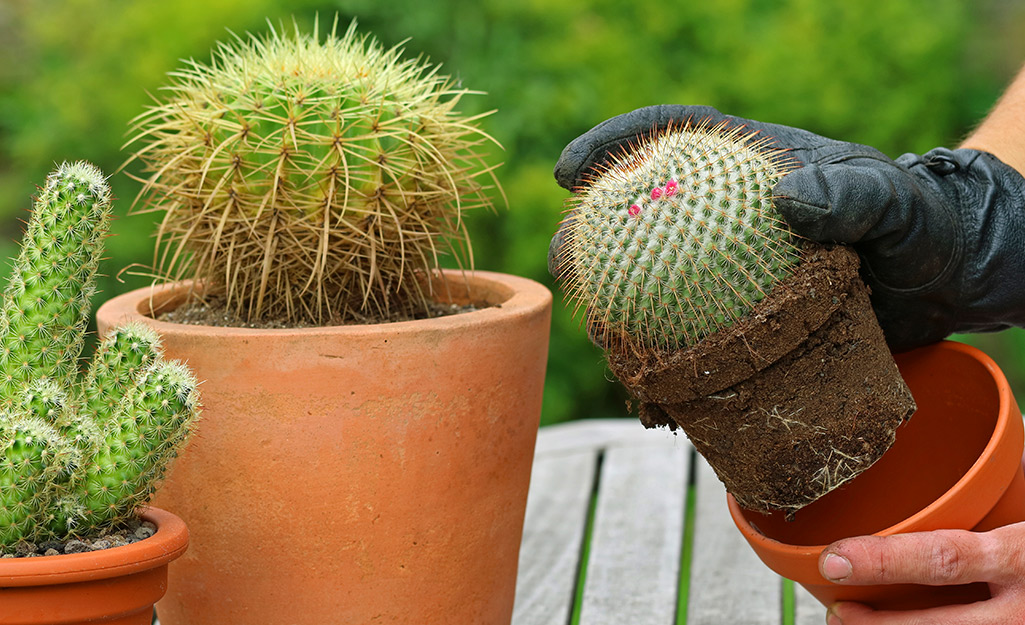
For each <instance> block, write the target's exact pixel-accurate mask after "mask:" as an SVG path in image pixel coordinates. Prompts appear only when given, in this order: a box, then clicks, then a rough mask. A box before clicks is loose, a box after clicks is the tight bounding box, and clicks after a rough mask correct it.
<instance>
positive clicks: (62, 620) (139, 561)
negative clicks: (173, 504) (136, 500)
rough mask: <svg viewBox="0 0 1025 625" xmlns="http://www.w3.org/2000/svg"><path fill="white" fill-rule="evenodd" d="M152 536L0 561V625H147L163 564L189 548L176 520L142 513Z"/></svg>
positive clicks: (159, 592)
mask: <svg viewBox="0 0 1025 625" xmlns="http://www.w3.org/2000/svg"><path fill="white" fill-rule="evenodd" d="M142 517H143V518H144V519H145V520H147V521H151V522H152V523H154V524H156V526H157V533H156V534H154V535H153V536H150V537H149V538H147V539H145V540H141V541H139V542H137V543H133V544H131V545H126V546H124V547H115V548H113V549H104V550H101V551H91V552H86V553H75V554H68V555H59V556H43V557H39V558H4V559H0V625H86V624H87V623H88V624H90V625H92V624H97V625H150V623H151V622H152V620H153V604H154V603H155V602H156V601H157V600H158V599H159V598H160V597H162V596H163V595H164V591H165V590H166V589H167V564H168V563H169V562H170V561H171V560H174V559H175V558H178V557H179V556H181V555H182V554H183V553H185V550H186V549H187V548H188V546H189V531H188V529H187V528H186V526H185V523H184V522H183V521H182V520H181V519H180V518H178V517H177V516H175V515H173V514H171V513H170V512H166V511H164V510H160V509H157V508H147V509H146V510H145V511H144V513H143V515H142Z"/></svg>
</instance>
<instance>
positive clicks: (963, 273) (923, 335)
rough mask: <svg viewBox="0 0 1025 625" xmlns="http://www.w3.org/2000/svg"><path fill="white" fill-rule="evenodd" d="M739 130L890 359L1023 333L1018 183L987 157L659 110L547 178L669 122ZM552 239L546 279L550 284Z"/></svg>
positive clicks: (1023, 228)
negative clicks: (852, 252)
mask: <svg viewBox="0 0 1025 625" xmlns="http://www.w3.org/2000/svg"><path fill="white" fill-rule="evenodd" d="M684 121H690V122H691V123H695V124H697V123H701V124H706V123H707V124H717V123H721V122H725V123H727V124H729V125H730V126H733V125H740V126H744V127H746V128H748V129H749V130H751V131H752V132H757V133H758V135H757V136H758V137H762V138H769V139H771V141H770V142H769V144H768V147H771V148H784V149H787V150H788V151H789V154H790V156H792V157H793V158H794V160H796V161H797V162H798V163H799V164H800V165H802V167H800V168H798V169H795V170H793V171H791V172H790V173H789V174H787V175H786V176H784V177H783V178H782V179H780V181H779V182H778V183H777V184H776V187H775V189H774V195H775V196H776V201H775V204H776V207H777V209H778V210H779V211H780V212H781V213H782V215H783V217H784V219H786V221H787V222H788V223H789V224H790V226H791V227H792V228H793V229H794V231H795V232H797V233H798V234H800V235H802V236H805V237H807V238H809V239H813V240H815V241H820V242H839V243H849V244H851V245H852V246H853V247H854V248H855V249H856V250H857V251H858V253H859V255H860V256H861V258H862V276H863V278H864V279H865V282H866V283H867V284H868V285H869V286H870V287H871V289H872V303H873V306H874V308H875V311H876V315H877V316H878V318H879V323H880V325H881V326H882V328H883V332H884V334H885V335H886V339H887V342H888V343H889V345H890V348H891V349H893V350H894V351H903V350H907V349H911V348H913V347H918V346H921V345H925V344H928V343H932V342H935V341H938V340H940V339H942V338H944V337H946V336H947V335H948V334H951V333H953V332H983V331H991V330H1001V329H1004V328H1007V327H1010V326H1025V179H1023V177H1022V175H1021V174H1019V173H1018V172H1017V171H1016V170H1015V169H1013V168H1012V167H1010V166H1008V165H1006V164H1004V163H1003V162H1001V161H1000V160H999V159H997V158H996V157H995V156H993V155H991V154H989V153H986V152H980V151H977V150H969V149H957V150H949V149H946V148H936V149H934V150H930V151H929V152H927V153H925V154H924V155H917V154H905V155H903V156H901V157H900V158H898V159H897V160H896V161H893V160H890V159H889V158H887V157H886V156H885V155H884V154H883V153H882V152H880V151H878V150H876V149H874V148H871V147H868V146H864V145H858V144H855V143H846V142H843V141H834V140H832V139H827V138H825V137H822V136H819V135H816V134H814V133H811V132H808V131H806V130H801V129H798V128H790V127H787V126H779V125H776V124H767V123H761V122H756V121H751V120H746V119H741V118H737V117H731V116H729V115H723V114H722V113H720V112H719V111H717V110H715V109H713V108H711V107H707V106H677V105H662V106H651V107H646V108H642V109H638V110H636V111H633V112H631V113H627V114H625V115H620V116H618V117H614V118H612V119H609V120H607V121H605V122H603V123H601V124H599V125H598V126H596V127H594V128H593V129H591V130H590V131H588V132H587V133H585V134H583V135H582V136H580V137H578V138H577V139H575V140H574V141H573V142H572V143H570V144H569V145H568V146H566V148H565V150H563V152H562V156H561V157H560V158H559V161H558V163H557V164H556V166H555V178H556V180H557V181H558V183H559V184H560V185H561V186H562V187H564V188H566V189H569V190H573V189H574V188H576V187H578V186H580V185H581V184H582V181H583V178H584V177H585V176H586V174H587V173H588V172H589V171H590V170H592V169H593V168H594V167H595V166H596V165H600V164H601V163H603V162H604V161H605V159H606V158H607V157H608V156H609V155H610V154H617V153H619V152H621V151H623V149H624V148H626V147H627V146H628V145H629V144H630V143H631V142H632V141H636V139H637V137H638V136H639V135H645V134H651V133H652V132H653V131H654V132H658V131H661V130H663V129H665V128H666V126H667V125H668V124H670V123H674V124H680V123H682V122H684ZM560 245H561V233H559V232H557V233H556V234H555V237H554V238H553V239H552V244H551V246H550V248H549V252H548V263H549V271H550V272H551V273H552V275H554V276H556V277H559V267H557V266H556V265H557V258H558V254H557V251H558V249H559V246H560Z"/></svg>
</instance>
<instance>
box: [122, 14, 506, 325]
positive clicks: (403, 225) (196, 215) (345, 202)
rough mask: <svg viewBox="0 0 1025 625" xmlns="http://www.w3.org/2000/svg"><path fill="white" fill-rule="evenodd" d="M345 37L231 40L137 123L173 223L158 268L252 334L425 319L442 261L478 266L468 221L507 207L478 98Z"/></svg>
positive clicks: (166, 222)
mask: <svg viewBox="0 0 1025 625" xmlns="http://www.w3.org/2000/svg"><path fill="white" fill-rule="evenodd" d="M337 27H338V24H337V21H336V22H335V25H334V27H333V28H332V29H331V32H330V33H329V34H328V35H327V37H326V38H324V39H323V40H322V39H321V37H320V35H319V34H318V28H316V27H315V28H314V31H313V34H304V33H302V32H300V30H299V28H298V26H296V27H295V29H294V33H293V34H292V35H291V36H289V35H286V34H283V33H282V32H279V31H278V30H275V29H273V28H271V30H270V33H269V34H268V35H267V36H263V37H258V36H255V35H250V36H249V37H248V38H241V37H239V38H236V39H235V40H234V41H232V42H231V43H226V44H221V45H220V46H219V47H218V48H217V49H216V50H215V51H214V53H213V60H212V61H211V63H210V64H209V65H205V64H202V63H200V62H197V61H190V62H189V63H188V64H187V65H186V66H185V67H184V68H183V69H180V70H178V71H176V72H174V73H173V74H171V77H172V81H173V82H172V84H171V85H170V87H169V89H168V90H167V91H166V93H167V94H168V95H167V96H166V98H165V99H164V100H162V101H159V102H157V103H156V104H155V105H153V106H151V107H150V108H149V109H147V110H146V111H145V112H143V113H142V114H141V115H140V116H139V117H137V118H136V119H135V120H134V121H133V124H132V125H133V129H132V138H131V139H130V140H129V142H128V145H133V144H139V147H138V149H137V150H136V152H135V154H134V155H133V156H132V157H130V159H129V162H131V161H132V160H136V159H138V160H140V161H141V162H142V164H143V169H144V171H145V172H147V173H150V172H152V175H151V176H149V177H148V178H142V177H140V178H139V180H141V181H142V182H144V186H143V189H142V191H141V192H140V195H139V197H137V198H136V202H138V203H140V205H141V206H143V208H142V209H141V210H142V211H144V212H145V211H166V214H165V216H164V218H163V222H162V224H161V226H160V229H159V232H158V241H157V256H156V258H155V260H154V265H155V270H156V271H157V272H158V274H160V275H162V276H164V277H166V278H167V279H169V280H177V279H181V278H185V277H191V278H195V279H198V280H201V281H202V283H203V291H204V294H205V295H209V296H221V297H223V298H225V299H226V300H227V304H228V306H229V308H231V309H232V311H233V312H234V313H235V314H236V315H237V316H239V317H240V318H242V319H245V320H247V321H255V320H259V319H261V318H266V317H270V316H273V317H276V318H279V319H284V320H286V321H290V322H295V323H323V322H327V321H336V320H338V319H347V318H348V319H351V318H354V317H357V318H358V317H367V316H373V315H395V314H414V313H417V312H422V311H424V310H426V307H427V305H428V300H429V295H430V294H429V293H427V292H426V290H425V284H427V283H426V282H425V281H424V279H423V278H424V276H425V274H426V273H427V272H429V271H432V270H433V269H435V268H436V267H437V263H438V261H439V256H441V255H443V254H453V255H455V256H456V257H457V258H458V259H459V262H460V264H463V263H464V261H465V260H466V259H465V258H464V256H465V255H466V253H465V252H464V248H465V250H466V251H467V252H468V249H469V242H468V240H467V239H466V233H465V228H464V224H463V213H464V212H465V211H466V210H468V209H471V208H479V207H490V206H491V200H490V199H489V197H488V189H489V188H490V187H489V186H485V184H483V183H482V178H487V179H488V180H491V181H492V182H493V176H492V175H491V172H492V169H493V168H492V167H490V166H488V165H487V164H486V163H485V162H484V159H483V155H482V153H480V150H479V148H480V146H481V145H483V144H486V143H488V142H493V141H494V140H493V139H491V138H490V137H489V136H488V135H486V134H485V133H484V132H483V131H482V130H480V129H479V128H478V127H477V122H478V121H479V120H480V119H481V118H482V117H483V116H484V115H486V114H487V113H485V114H482V115H475V116H463V115H461V114H459V113H458V112H457V111H456V106H457V105H458V104H459V103H460V100H461V98H462V97H463V96H464V95H467V94H469V93H472V92H469V91H467V90H465V89H461V88H458V87H457V86H456V85H455V84H454V83H453V81H452V80H451V79H450V78H448V77H446V76H443V75H440V74H439V73H438V69H437V68H436V67H432V66H431V65H429V64H427V63H426V62H424V61H423V60H421V59H414V60H403V58H402V53H403V51H402V50H401V49H399V48H391V49H384V48H383V47H382V46H381V45H380V44H378V43H377V42H376V41H375V40H373V39H371V38H370V37H368V36H365V35H360V34H358V33H357V31H356V24H355V22H354V23H353V24H352V25H351V26H350V27H349V28H348V30H347V31H346V32H345V33H344V34H343V35H341V36H339V35H338V34H337V32H338V28H337ZM492 182H489V183H488V184H489V185H490V184H492ZM494 185H495V186H497V182H494ZM471 262H472V261H471Z"/></svg>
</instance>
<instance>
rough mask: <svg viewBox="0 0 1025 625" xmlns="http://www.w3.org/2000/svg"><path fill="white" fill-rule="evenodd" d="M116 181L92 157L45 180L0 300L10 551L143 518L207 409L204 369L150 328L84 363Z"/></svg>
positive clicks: (107, 344)
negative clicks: (196, 369)
mask: <svg viewBox="0 0 1025 625" xmlns="http://www.w3.org/2000/svg"><path fill="white" fill-rule="evenodd" d="M110 202H111V196H110V188H109V186H108V185H107V182H106V180H105V178H104V176H103V175H102V173H101V172H100V171H99V170H98V169H96V168H95V167H94V166H92V165H89V164H88V163H83V162H79V163H72V164H69V163H65V164H63V165H61V166H60V167H58V168H57V169H56V170H55V171H54V172H53V173H52V174H51V175H50V176H49V178H48V179H47V181H46V185H45V186H44V187H43V189H42V190H41V192H40V194H39V197H38V199H37V200H36V202H35V206H34V209H33V212H32V216H31V219H30V221H29V223H28V227H27V230H26V233H25V236H24V239H23V241H22V246H21V251H20V254H19V256H18V259H17V260H16V262H15V264H14V269H13V272H12V274H11V276H10V278H9V279H8V284H7V288H6V290H5V291H4V294H3V302H2V305H0V346H2V349H0V385H2V386H0V397H2V403H3V410H2V412H0V552H6V551H11V550H13V548H15V547H16V546H17V545H19V544H20V543H23V542H36V541H42V540H50V539H63V538H67V537H71V536H90V535H95V534H98V533H101V532H103V531H104V530H105V529H112V528H114V527H116V526H117V525H119V524H121V523H122V522H124V521H126V520H128V519H130V518H134V517H135V515H136V509H137V508H138V507H139V506H140V505H142V504H144V503H145V502H146V501H147V499H148V498H149V496H150V495H151V494H152V492H153V490H154V488H155V484H156V483H157V482H158V481H159V479H160V478H161V477H162V475H163V472H164V468H165V467H166V465H167V462H168V461H169V460H170V459H171V458H173V457H174V456H175V455H176V454H177V452H178V450H179V449H180V448H181V447H182V445H183V444H184V443H185V440H186V439H187V437H188V434H189V432H190V431H191V428H192V424H193V423H194V421H195V419H196V417H197V415H198V410H199V406H198V400H197V393H196V381H195V379H194V377H193V376H192V374H191V372H190V371H189V370H188V369H187V368H186V367H185V366H183V365H182V364H180V363H177V362H171V361H165V360H164V359H163V357H162V351H161V347H160V341H159V337H158V336H157V335H156V334H155V332H154V331H153V330H152V329H150V328H149V327H147V326H143V325H138V324H130V325H126V326H124V327H121V328H118V329H117V330H116V331H114V332H112V333H111V334H110V335H109V336H107V337H106V338H105V339H104V340H103V341H102V343H101V344H100V346H99V347H98V349H97V351H96V354H95V356H94V357H93V360H92V361H91V363H90V365H89V366H88V368H87V370H86V371H85V372H84V373H83V372H80V371H79V367H78V362H79V357H80V355H81V352H82V349H83V345H84V338H85V331H86V324H87V321H88V318H89V312H90V301H89V296H90V295H91V294H92V293H93V291H94V283H95V277H96V271H97V266H98V264H99V259H100V256H101V254H102V251H103V237H104V236H105V234H106V231H107V227H108V222H109V218H110Z"/></svg>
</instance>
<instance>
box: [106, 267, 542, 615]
mask: <svg viewBox="0 0 1025 625" xmlns="http://www.w3.org/2000/svg"><path fill="white" fill-rule="evenodd" d="M468 279H469V283H468V285H467V284H466V283H465V282H464V281H463V275H462V274H450V280H449V281H448V282H447V283H445V284H436V285H435V291H436V292H437V293H439V294H440V295H443V296H447V298H448V299H450V300H452V301H455V302H460V303H466V302H477V303H486V304H490V305H491V306H490V307H488V308H482V309H480V310H476V311H474V312H468V313H463V314H457V315H451V316H447V317H441V318H435V319H428V320H422V321H411V322H400V323H389V324H380V325H363V326H338V327H323V328H305V329H296V330H287V329H281V330H270V329H267V330H253V329H243V328H214V327H202V326H185V325H178V324H171V323H165V322H161V321H154V320H152V319H151V318H150V313H151V311H152V310H157V311H159V310H162V309H166V308H168V307H173V306H177V305H180V303H181V302H182V301H183V299H184V298H185V296H186V293H187V289H186V288H185V287H184V286H183V285H178V286H170V287H164V288H157V289H150V288H144V289H140V290H137V291H134V292H131V293H128V294H126V295H123V296H120V297H117V298H115V299H113V300H111V301H108V302H107V303H105V304H104V305H103V306H102V307H101V308H100V310H99V311H98V313H97V316H98V322H99V326H100V331H101V332H105V331H106V330H108V329H109V328H110V327H111V326H112V325H115V324H117V323H120V322H123V321H126V320H133V319H134V320H143V321H145V322H146V323H149V324H151V325H152V327H154V328H156V329H157V330H158V331H159V332H160V334H161V335H162V336H163V339H164V345H165V348H166V351H167V353H168V355H169V356H170V357H172V358H179V359H183V360H186V361H188V364H189V366H190V367H191V368H192V369H193V370H194V371H195V373H196V376H197V377H198V378H199V379H200V380H201V381H202V384H201V387H200V392H201V399H202V402H203V406H204V411H203V418H202V420H201V422H200V423H199V426H198V429H197V432H196V435H195V436H194V438H193V440H192V441H191V442H190V444H189V447H188V448H187V449H186V450H185V452H184V453H183V454H182V455H181V457H179V458H178V459H177V460H176V462H175V464H174V466H173V467H172V469H171V472H170V473H169V476H168V479H167V481H166V483H165V484H164V486H163V487H162V488H161V491H160V493H159V494H158V500H157V501H158V502H159V505H162V506H164V507H166V508H168V509H171V510H174V511H175V512H176V513H177V514H179V515H180V516H181V517H182V518H183V519H185V521H186V522H187V523H188V524H189V529H190V531H191V532H192V547H191V548H190V550H189V553H188V555H187V556H186V557H185V558H182V559H181V560H180V561H179V562H177V563H176V564H175V566H174V567H172V568H171V571H170V577H169V587H168V593H167V596H166V597H165V599H164V600H163V601H162V602H161V603H160V604H159V605H158V606H157V613H158V614H159V616H160V621H161V623H162V625H201V624H210V625H224V624H225V623H245V624H246V625H301V624H306V623H308V624H317V625H323V624H324V623H381V624H386V623H388V624H392V623H410V624H417V625H422V624H424V623H446V624H447V625H470V624H479V623H488V624H489V625H499V624H501V623H509V622H510V620H511V613H512V606H513V594H514V591H515V584H516V566H517V560H518V554H519V547H520V540H521V536H522V528H523V515H524V511H525V507H526V496H527V487H528V484H529V479H530V469H531V463H532V460H533V452H534V442H535V439H536V436H537V428H538V421H539V418H540V409H541V393H542V388H543V384H544V373H545V364H546V361H547V351H548V334H549V325H550V315H551V301H552V298H551V294H550V292H549V291H548V290H547V289H546V288H544V287H543V286H542V285H540V284H538V283H536V282H533V281H530V280H526V279H523V278H517V277H514V276H507V275H501V274H493V273H487V272H476V273H474V274H469V275H468Z"/></svg>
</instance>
